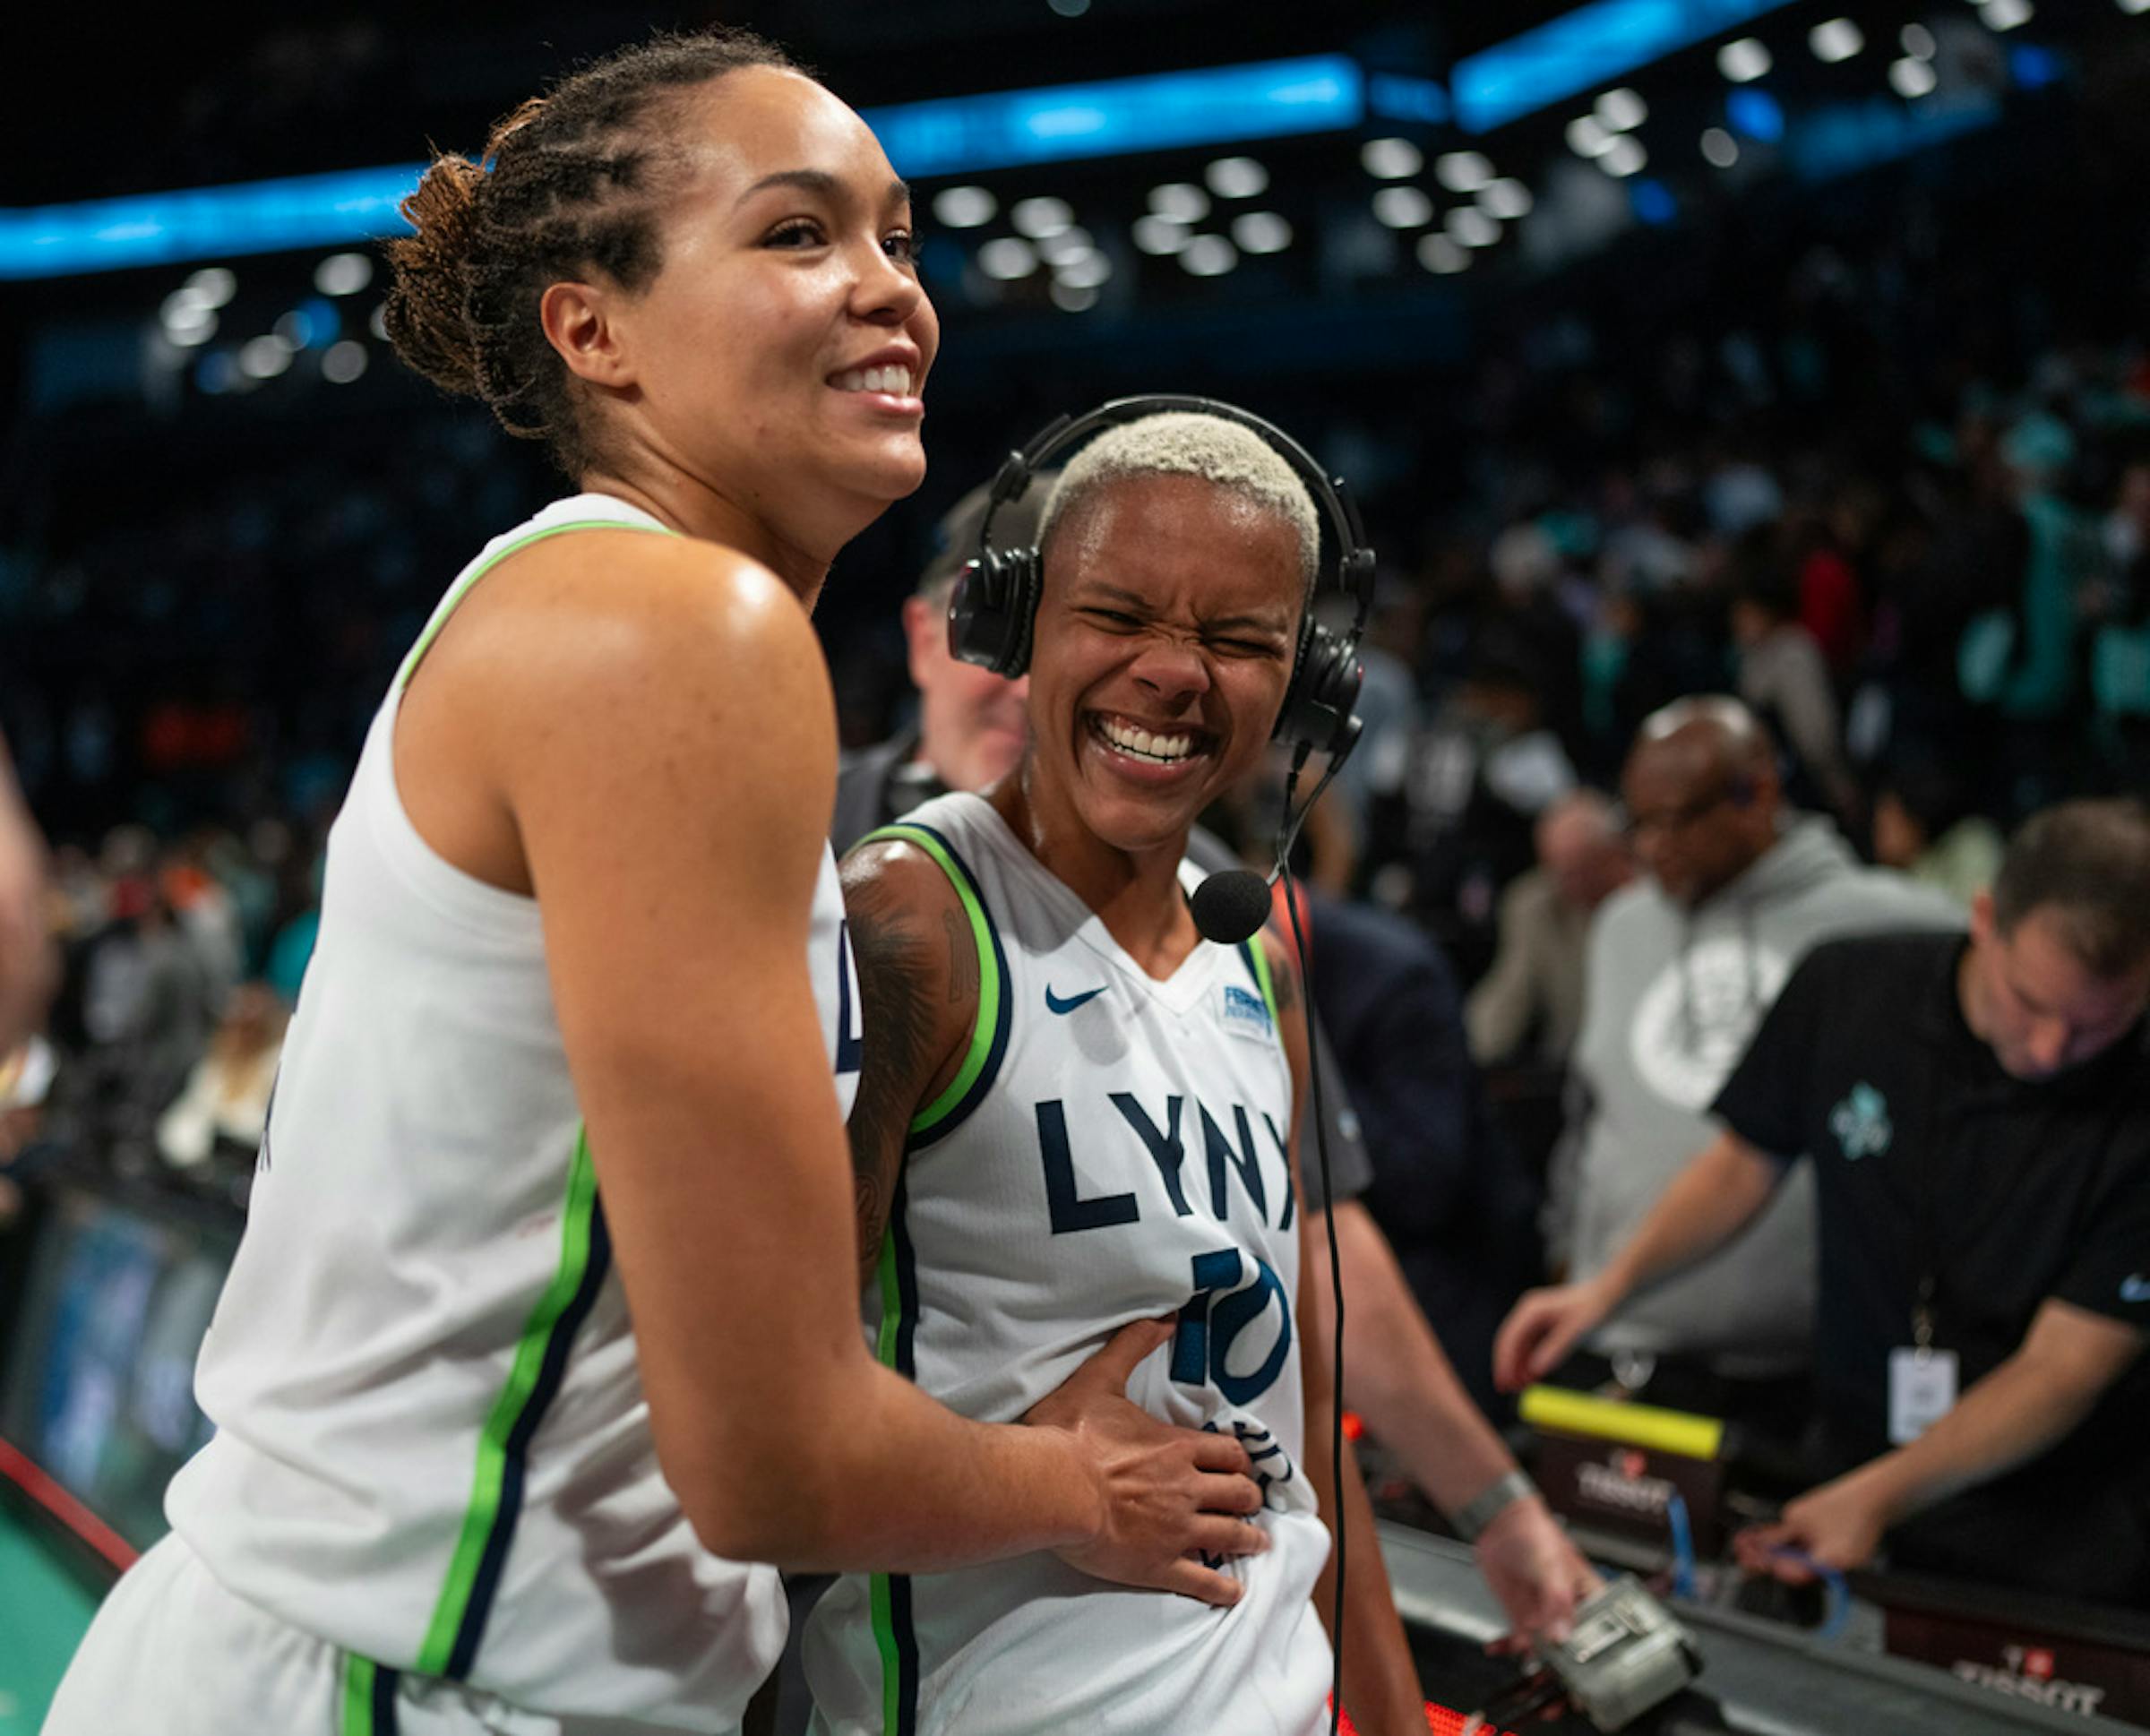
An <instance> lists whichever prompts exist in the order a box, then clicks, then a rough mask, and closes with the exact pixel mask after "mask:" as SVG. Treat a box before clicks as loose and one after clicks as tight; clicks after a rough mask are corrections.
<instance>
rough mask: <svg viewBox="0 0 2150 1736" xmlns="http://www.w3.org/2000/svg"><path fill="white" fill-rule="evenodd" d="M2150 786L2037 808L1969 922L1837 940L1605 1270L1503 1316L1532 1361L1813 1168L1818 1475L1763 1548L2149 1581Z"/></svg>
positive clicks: (2054, 1585) (2092, 1582)
mask: <svg viewBox="0 0 2150 1736" xmlns="http://www.w3.org/2000/svg"><path fill="white" fill-rule="evenodd" d="M2146 1006H2150V810H2146V809H2145V808H2144V807H2142V806H2140V805H2139V804H2133V803H2128V802H2078V803H2069V804H2064V805H2062V806H2060V807H2058V808H2054V809H2051V810H2049V811H2047V812H2044V813H2043V814H2040V815H2038V816H2037V817H2035V818H2034V820H2032V821H2030V822H2029V823H2028V824H2026V825H2025V827H2024V829H2023V830H2022V831H2021V832H2020V833H2019V834H2018V835H2017V838H2016V839H2015V840H2014V842H2013V843H2012V844H2011V845H2010V846H2009V848H2008V855H2007V856H2006V858H2005V859H2004V861H2003V863H2002V866H2001V870H2000V875H1999V877H1998V878H1997V879H1996V881H1995V882H1994V886H1993V889H1992V891H1991V893H1989V894H1982V895H1981V896H1980V898H1978V899H1977V901H1976V902H1975V903H1974V907H1973V911H1972V928H1971V935H1970V938H1969V940H1968V941H1961V940H1957V939H1955V938H1953V937H1949V936H1945V935H1931V936H1928V935H1904V936H1885V937H1867V938H1860V939H1852V940H1843V941H1832V942H1829V943H1828V944H1826V945H1823V946H1820V947H1818V948H1816V949H1815V950H1814V951H1813V952H1812V953H1810V955H1809V956H1808V958H1806V960H1805V961H1804V962H1803V963H1802V965H1801V966H1800V967H1799V969H1798V971H1797V972H1796V973H1795V974H1794V975H1793V977H1792V979H1791V981H1790V982H1789V983H1788V984H1786V985H1785V991H1784V993H1783V994H1782V995H1781V996H1780V997H1779V998H1778V1000H1777V1001H1776V1005H1775V1006H1774V1007H1773V1008H1772V1009H1771V1010H1770V1012H1769V1014H1768V1017H1767V1018H1766V1019H1765V1020H1764V1021H1763V1024H1762V1026H1761V1028H1760V1029H1759V1031H1758V1032H1757V1033H1756V1035H1755V1037H1754V1040H1753V1043H1752V1044H1751V1045H1750V1048H1749V1050H1748V1052H1747V1054H1746V1056H1745V1058H1744V1059H1743V1060H1742V1061H1741V1063H1740V1066H1739V1068H1738V1070H1736V1071H1735V1072H1734V1073H1733V1077H1732V1079H1730V1080H1729V1081H1728V1082H1727V1083H1726V1085H1725V1086H1724V1090H1723V1091H1722V1092H1721V1093H1720V1094H1719V1096H1718V1097H1717V1100H1716V1104H1715V1105H1714V1109H1713V1113H1715V1115H1716V1117H1717V1118H1718V1119H1719V1120H1720V1121H1721V1122H1723V1123H1724V1131H1723V1132H1722V1133H1721V1134H1720V1135H1719V1137H1718V1138H1717V1139H1716V1141H1714V1142H1713V1143H1712V1144H1711V1145H1709V1146H1708V1147H1706V1148H1705V1149H1704V1150H1703V1151H1702V1152H1701V1153H1700V1154H1699V1155H1698V1156H1696V1157H1695V1158H1694V1159H1693V1160H1692V1162H1690V1164H1689V1165H1688V1167H1687V1168H1686V1170H1685V1171H1683V1172H1682V1173H1681V1175H1680V1177H1679V1179H1678V1180H1677V1181H1675V1182H1674V1183H1673V1186H1672V1188H1671V1189H1670V1190H1668V1191H1667V1192H1666V1194H1665V1195H1664V1199H1662V1200H1660V1202H1659V1203H1658V1205H1657V1207H1656V1208H1655V1209H1654V1210H1653V1211H1652V1212H1651V1214H1650V1216H1648V1217H1647V1218H1646V1219H1645V1220H1644V1221H1643V1224H1642V1225H1641V1227H1640V1228H1639V1229H1638V1231H1637V1233H1636V1234H1635V1236H1634V1237H1633V1239H1632V1240H1631V1241H1630V1242H1629V1243H1628V1245H1627V1246H1626V1247H1625V1248H1624V1249H1623V1250H1621V1252H1620V1254H1619V1255H1618V1256H1616V1257H1615V1259H1613V1262H1612V1264H1611V1265H1610V1266H1609V1267H1607V1268H1605V1269H1604V1271H1603V1272H1601V1273H1600V1274H1599V1275H1598V1276H1596V1277H1595V1278H1593V1279H1591V1280H1589V1281H1588V1282H1587V1283H1584V1284H1580V1285H1567V1286H1564V1287H1562V1288H1560V1289H1555V1290H1545V1291H1535V1292H1533V1293H1531V1294H1530V1295H1528V1296H1527V1297H1525V1298H1524V1300H1523V1301H1522V1302H1520V1303H1518V1306H1517V1309H1516V1311H1515V1312H1514V1313H1513V1314H1511V1315H1510V1316H1509V1320H1508V1322H1507V1323H1506V1324H1505V1325H1504V1326H1503V1327H1502V1328H1501V1337H1500V1340H1499V1341H1498V1343H1497V1345H1496V1350H1495V1362H1496V1371H1497V1373H1498V1375H1499V1377H1500V1379H1501V1381H1502V1382H1503V1384H1507V1385H1518V1384H1521V1383H1522V1382H1523V1381H1524V1380H1526V1379H1532V1378H1535V1377H1536V1376H1537V1375H1539V1374H1541V1373H1543V1372H1544V1371H1545V1370H1547V1369H1550V1368H1552V1367H1553V1366H1555V1365H1557V1363H1558V1362H1560V1361H1561V1358H1562V1357H1564V1356H1565V1355H1566V1354H1567V1352H1568V1347H1569V1346H1570V1345H1572V1344H1573V1343H1574V1342H1575V1341H1576V1340H1577V1339H1578V1337H1580V1336H1582V1335H1583V1334H1584V1333H1586V1332H1587V1331H1589V1330H1591V1329H1592V1328H1594V1327H1595V1326H1596V1324H1597V1323H1598V1322H1599V1321H1600V1320H1602V1319H1604V1317H1605V1316H1606V1315H1607V1314H1609V1313H1611V1312H1612V1311H1613V1310H1614V1309H1616V1308H1617V1307H1618V1306H1619V1305H1620V1304H1621V1302H1622V1301H1624V1300H1625V1299H1626V1298H1627V1297H1628V1296H1629V1295H1630V1293H1633V1292H1634V1291H1635V1290H1637V1289H1638V1287H1640V1286H1641V1285H1645V1284H1647V1283H1648V1282H1650V1281H1651V1280H1653V1279H1655V1278H1658V1277H1662V1276H1664V1275H1665V1274H1667V1273H1668V1272H1671V1271H1673V1270H1674V1269H1677V1268H1679V1267H1681V1266H1682V1265H1684V1264H1686V1263H1688V1262H1690V1261H1691V1260H1693V1259H1697V1258H1699V1257H1700V1256H1701V1255H1703V1254H1704V1253H1706V1252H1708V1251H1711V1250H1715V1249H1716V1248H1717V1247H1720V1246H1722V1245H1724V1243H1726V1242H1730V1241H1731V1240H1732V1238H1733V1236H1734V1235H1735V1234H1736V1233H1738V1232H1739V1230H1740V1229H1741V1228H1742V1226H1743V1225H1745V1224H1746V1223H1747V1222H1748V1221H1749V1219H1750V1218H1751V1217H1752V1216H1754V1214H1755V1213H1756V1212H1757V1211H1759V1209H1760V1207H1761V1206H1762V1205H1763V1203H1764V1202H1765V1201H1766V1200H1767V1199H1768V1198H1769V1196H1770V1194H1771V1192H1772V1191H1773V1190H1774V1189H1775V1188H1776V1184H1777V1182H1778V1181H1779V1180H1780V1179H1781V1178H1782V1176H1783V1174H1784V1173H1785V1169H1786V1168H1787V1167H1788V1165H1789V1164H1791V1163H1792V1162H1793V1160H1794V1159H1796V1158H1797V1157H1798V1156H1801V1155H1802V1154H1805V1155H1809V1156H1811V1157H1812V1159H1813V1162H1814V1165H1815V1179H1816V1186H1817V1198H1818V1210H1817V1223H1818V1226H1819V1237H1818V1239H1819V1278H1820V1285H1819V1305H1818V1311H1817V1323H1816V1343H1815V1369H1816V1385H1817V1397H1818V1399H1819V1419H1818V1420H1819V1424H1820V1432H1821V1436H1822V1442H1821V1451H1822V1454H1823V1465H1822V1468H1823V1470H1824V1472H1825V1474H1827V1475H1828V1479H1829V1480H1828V1481H1827V1482H1823V1483H1822V1484H1821V1485H1820V1486H1819V1487H1818V1488H1816V1489H1814V1490H1812V1491H1810V1492H1809V1493H1807V1494H1806V1495H1804V1496H1802V1497H1801V1498H1800V1499H1799V1500H1795V1501H1793V1502H1792V1503H1791V1504H1790V1505H1789V1506H1788V1507H1786V1508H1785V1512H1784V1517H1783V1519H1782V1521H1781V1522H1780V1523H1779V1524H1776V1525H1767V1526H1763V1527H1760V1528H1759V1529H1757V1530H1755V1531H1752V1532H1750V1533H1748V1534H1745V1535H1744V1536H1743V1537H1742V1538H1741V1539H1740V1545H1739V1552H1740V1555H1741V1558H1742V1560H1743V1561H1745V1562H1746V1563H1747V1564H1748V1565H1749V1566H1750V1567H1756V1568H1770V1569H1772V1570H1776V1571H1778V1572H1780V1573H1782V1574H1784V1575H1785V1577H1799V1576H1800V1575H1801V1574H1802V1573H1803V1571H1804V1567H1803V1564H1802V1563H1801V1561H1800V1560H1799V1558H1800V1557H1801V1556H1802V1555H1803V1556H1805V1557H1807V1558H1809V1559H1810V1560H1812V1561H1815V1562H1819V1563H1821V1564H1824V1565H1827V1566H1831V1567H1837V1568H1850V1567H1856V1566H1859V1565H1861V1564H1862V1563H1864V1562H1865V1561H1867V1560H1869V1559H1870V1558H1871V1557H1872V1556H1873V1555H1874V1553H1875V1551H1877V1549H1878V1548H1879V1544H1880V1543H1881V1542H1882V1539H1883V1536H1884V1534H1886V1535H1887V1537H1888V1544H1889V1551H1890V1558H1891V1560H1894V1561H1895V1562H1896V1563H1897V1564H1898V1565H1902V1566H1914V1567H1920V1568H1928V1569H1932V1570H1938V1571H1942V1572H1956V1573H1962V1574H1966V1575H1973V1576H1975V1577H1981V1578H1985V1579H1990V1580H1996V1581H2001V1582H2005V1583H2008V1584H2013V1585H2018V1586H2026V1587H2033V1588H2038V1589H2044V1590H2050V1591H2054V1592H2059V1593H2065V1594H2072V1595H2076V1596H2087V1597H2094V1598H2101V1599H2105V1600H2109V1601H2116V1602H2138V1601H2142V1600H2144V1599H2146V1598H2150V1482H2146V1474H2145V1466H2146V1464H2150V1455H2146V1453H2145V1451H2144V1445H2145V1438H2144V1431H2145V1428H2146V1424H2150V1403H2146V1397H2150V1379H2146V1371H2145V1369H2144V1368H2143V1367H2142V1365H2140V1364H2139V1363H2138V1362H2137V1358H2138V1356H2139V1354H2140V1353H2141V1351H2142V1349H2143V1346H2144V1345H2145V1343H2146V1341H2150V1043H2146V1020H2145V1017H2144V1014H2145V1009H2146Z"/></svg>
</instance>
